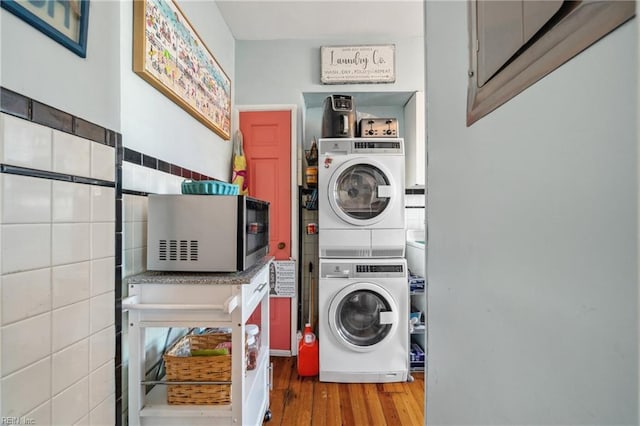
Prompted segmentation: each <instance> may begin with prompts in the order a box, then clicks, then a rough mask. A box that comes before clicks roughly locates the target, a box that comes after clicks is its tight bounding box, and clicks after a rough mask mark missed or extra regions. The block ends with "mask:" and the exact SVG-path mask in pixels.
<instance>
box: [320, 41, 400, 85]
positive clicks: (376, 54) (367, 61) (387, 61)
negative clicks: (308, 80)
mask: <svg viewBox="0 0 640 426" xmlns="http://www.w3.org/2000/svg"><path fill="white" fill-rule="evenodd" d="M320 80H321V82H322V83H323V84H340V83H393V82H395V81H396V46H395V45H393V44H385V45H364V46H322V47H321V48H320Z"/></svg>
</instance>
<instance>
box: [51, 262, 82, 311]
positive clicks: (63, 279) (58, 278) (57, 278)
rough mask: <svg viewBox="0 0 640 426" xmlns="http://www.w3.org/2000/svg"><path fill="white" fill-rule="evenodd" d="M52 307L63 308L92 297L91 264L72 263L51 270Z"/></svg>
mask: <svg viewBox="0 0 640 426" xmlns="http://www.w3.org/2000/svg"><path fill="white" fill-rule="evenodd" d="M51 288H52V294H53V297H52V307H53V309H57V308H61V307H63V306H66V305H70V304H72V303H76V302H79V301H81V300H86V299H88V298H89V296H90V288H91V262H80V263H71V264H68V265H63V266H56V267H54V268H52V269H51Z"/></svg>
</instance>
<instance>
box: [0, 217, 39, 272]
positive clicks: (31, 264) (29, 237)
mask: <svg viewBox="0 0 640 426" xmlns="http://www.w3.org/2000/svg"><path fill="white" fill-rule="evenodd" d="M1 253H2V255H1V256H0V257H1V258H2V273H3V274H9V273H12V272H20V271H28V270H32V269H41V268H46V267H48V266H50V265H51V225H42V224H41V225H2V250H1Z"/></svg>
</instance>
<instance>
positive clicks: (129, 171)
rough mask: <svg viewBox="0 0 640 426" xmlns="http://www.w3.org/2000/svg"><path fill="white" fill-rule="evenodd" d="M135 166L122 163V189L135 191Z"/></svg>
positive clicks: (125, 162) (126, 162)
mask: <svg viewBox="0 0 640 426" xmlns="http://www.w3.org/2000/svg"><path fill="white" fill-rule="evenodd" d="M134 166H135V165H134V164H131V163H129V162H128V161H124V162H123V163H122V189H130V190H133V188H132V186H133V185H132V184H133V167H134Z"/></svg>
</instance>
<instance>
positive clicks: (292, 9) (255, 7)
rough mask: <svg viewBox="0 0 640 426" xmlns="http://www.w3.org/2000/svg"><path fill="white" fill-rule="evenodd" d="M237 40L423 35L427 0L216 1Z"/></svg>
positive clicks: (394, 37) (390, 38)
mask: <svg viewBox="0 0 640 426" xmlns="http://www.w3.org/2000/svg"><path fill="white" fill-rule="evenodd" d="M216 3H217V4H218V8H219V9H220V13H221V14H222V16H223V18H224V20H225V21H226V23H227V25H228V26H229V28H230V30H231V33H232V34H233V36H234V38H235V39H236V40H296V39H348V38H350V37H353V38H355V37H357V38H358V39H362V38H364V37H370V38H375V39H381V38H388V39H389V40H392V39H397V38H405V37H420V36H422V35H423V31H424V28H423V0H284V1H272V0H216Z"/></svg>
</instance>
